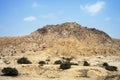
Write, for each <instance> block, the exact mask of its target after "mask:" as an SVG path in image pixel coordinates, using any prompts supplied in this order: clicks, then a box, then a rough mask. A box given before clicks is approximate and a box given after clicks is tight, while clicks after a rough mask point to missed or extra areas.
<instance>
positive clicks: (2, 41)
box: [0, 22, 120, 80]
mask: <svg viewBox="0 0 120 80" xmlns="http://www.w3.org/2000/svg"><path fill="white" fill-rule="evenodd" d="M21 57H27V58H28V59H29V60H30V61H31V62H32V64H22V65H21V64H18V63H17V60H18V59H19V58H21ZM63 57H67V58H71V57H72V58H73V60H72V62H73V63H77V64H78V65H77V66H76V65H73V66H71V68H70V69H68V70H61V69H60V68H59V65H55V64H54V62H55V61H56V60H61V59H62V58H63ZM48 60H49V62H48V64H45V65H44V66H40V65H39V64H38V62H39V61H48ZM85 60H86V61H88V62H89V63H90V66H83V61H85ZM104 62H107V63H109V64H110V65H113V66H116V67H118V71H114V72H111V71H107V70H105V68H104V67H102V64H103V63H104ZM119 62H120V40H119V39H113V38H111V37H110V36H109V35H107V34H106V33H105V32H103V31H100V30H97V29H95V28H87V27H84V26H81V25H79V24H77V23H75V22H66V23H63V24H57V25H47V26H44V27H43V28H41V29H38V30H36V31H34V32H32V33H31V34H29V35H26V36H21V37H1V38H0V75H2V72H1V70H2V69H3V68H4V67H8V66H9V67H15V68H16V69H17V70H18V71H19V76H17V77H8V76H7V77H6V76H0V80H25V79H26V80H66V79H68V80H119V79H120V68H119V66H120V63H119Z"/></svg>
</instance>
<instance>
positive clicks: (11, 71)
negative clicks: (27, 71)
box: [2, 67, 18, 76]
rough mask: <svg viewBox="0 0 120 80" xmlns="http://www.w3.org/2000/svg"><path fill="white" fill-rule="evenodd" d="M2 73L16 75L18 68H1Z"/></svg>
mask: <svg viewBox="0 0 120 80" xmlns="http://www.w3.org/2000/svg"><path fill="white" fill-rule="evenodd" d="M2 73H3V74H4V76H18V70H17V69H16V68H10V67H6V68H3V69H2Z"/></svg>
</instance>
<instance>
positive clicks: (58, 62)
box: [54, 60, 62, 64]
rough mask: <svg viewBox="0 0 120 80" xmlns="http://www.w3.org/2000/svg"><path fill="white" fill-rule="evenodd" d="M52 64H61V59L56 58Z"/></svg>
mask: <svg viewBox="0 0 120 80" xmlns="http://www.w3.org/2000/svg"><path fill="white" fill-rule="evenodd" d="M54 64H62V61H61V60H56V61H55V62H54Z"/></svg>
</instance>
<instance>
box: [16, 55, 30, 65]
mask: <svg viewBox="0 0 120 80" xmlns="http://www.w3.org/2000/svg"><path fill="white" fill-rule="evenodd" d="M17 63H18V64H31V62H30V61H29V60H28V59H27V58H26V57H22V58H20V59H18V60H17Z"/></svg>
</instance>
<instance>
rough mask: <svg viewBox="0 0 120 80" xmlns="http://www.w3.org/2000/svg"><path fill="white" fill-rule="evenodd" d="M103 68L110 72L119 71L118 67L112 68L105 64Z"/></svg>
mask: <svg viewBox="0 0 120 80" xmlns="http://www.w3.org/2000/svg"><path fill="white" fill-rule="evenodd" d="M103 66H104V67H105V69H106V70H108V71H117V67H116V66H110V65H109V64H108V63H103Z"/></svg>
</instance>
